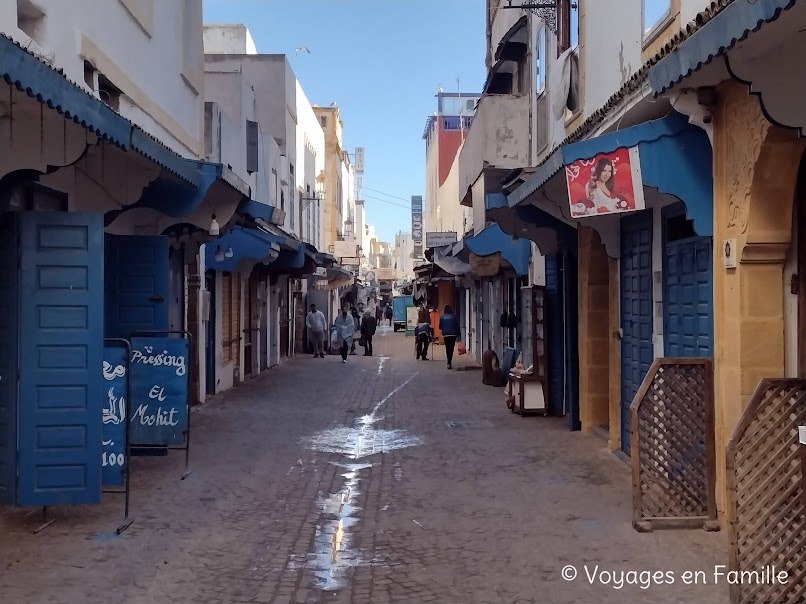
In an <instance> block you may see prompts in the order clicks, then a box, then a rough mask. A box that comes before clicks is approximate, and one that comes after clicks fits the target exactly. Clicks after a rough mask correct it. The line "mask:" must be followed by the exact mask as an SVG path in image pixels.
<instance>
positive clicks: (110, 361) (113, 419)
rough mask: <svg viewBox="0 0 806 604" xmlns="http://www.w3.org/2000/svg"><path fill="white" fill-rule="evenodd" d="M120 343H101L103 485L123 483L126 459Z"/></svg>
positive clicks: (123, 353) (123, 368)
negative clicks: (102, 350) (102, 352)
mask: <svg viewBox="0 0 806 604" xmlns="http://www.w3.org/2000/svg"><path fill="white" fill-rule="evenodd" d="M127 354H128V350H127V349H126V348H124V347H123V346H105V347H104V363H103V373H104V390H103V432H102V435H103V441H102V452H101V480H102V482H103V485H104V486H110V487H118V486H123V470H124V468H125V466H126V463H127V462H128V460H127V459H126V419H127V418H126V402H127V401H126V382H127V381H128V379H129V376H128V375H127V374H126V355H127Z"/></svg>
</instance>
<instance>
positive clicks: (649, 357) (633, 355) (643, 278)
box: [620, 210, 654, 455]
mask: <svg viewBox="0 0 806 604" xmlns="http://www.w3.org/2000/svg"><path fill="white" fill-rule="evenodd" d="M620 255H621V258H620V269H621V270H620V282H621V285H620V288H621V329H622V339H621V450H622V451H624V452H625V453H626V454H628V455H629V454H630V423H631V422H630V405H631V404H632V400H633V398H634V397H635V393H636V392H637V391H638V389H639V388H640V387H641V382H643V380H644V377H645V376H646V374H647V372H648V371H649V367H650V366H651V365H652V361H653V359H654V349H653V344H652V211H651V210H649V211H644V212H640V213H637V214H634V215H632V216H629V217H626V218H622V220H621V254H620Z"/></svg>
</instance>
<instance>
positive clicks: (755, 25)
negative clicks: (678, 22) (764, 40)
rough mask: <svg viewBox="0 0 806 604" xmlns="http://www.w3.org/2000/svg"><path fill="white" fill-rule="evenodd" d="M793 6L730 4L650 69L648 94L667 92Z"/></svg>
mask: <svg viewBox="0 0 806 604" xmlns="http://www.w3.org/2000/svg"><path fill="white" fill-rule="evenodd" d="M795 4H797V0H754V1H753V2H739V1H736V2H733V4H730V5H729V6H727V7H725V8H724V9H723V10H722V11H720V12H719V13H718V14H717V15H715V16H714V17H713V18H712V19H711V20H709V21H708V22H707V23H705V24H703V25H702V26H700V27H699V28H698V29H697V30H696V31H695V32H694V33H693V34H691V35H690V36H689V38H688V39H687V40H684V41H683V42H681V43H680V44H679V45H678V46H677V48H675V50H674V51H673V52H672V53H671V54H669V55H668V56H666V57H664V58H663V59H662V60H660V61H658V63H656V64H655V65H654V66H653V67H651V68H650V70H649V83H650V86H651V87H652V91H653V92H654V93H655V95H659V94H662V93H664V92H666V91H668V90H669V89H670V88H672V87H674V86H675V85H677V84H679V83H680V82H681V81H683V80H684V79H685V78H687V77H689V76H691V75H692V74H694V73H696V72H697V71H699V70H700V69H701V68H702V67H703V66H705V65H708V64H709V63H711V61H713V60H714V59H715V58H716V57H719V56H722V55H724V54H726V53H727V52H728V51H729V50H731V49H732V48H733V47H734V46H736V45H737V44H738V43H739V42H741V41H743V40H744V39H746V38H747V37H748V36H749V35H750V34H751V33H752V32H754V31H757V30H759V29H760V28H761V27H762V26H763V25H764V24H765V23H771V22H772V21H775V20H776V19H778V17H779V16H780V15H781V14H782V13H783V12H784V11H787V10H789V9H790V8H792V7H793V6H795Z"/></svg>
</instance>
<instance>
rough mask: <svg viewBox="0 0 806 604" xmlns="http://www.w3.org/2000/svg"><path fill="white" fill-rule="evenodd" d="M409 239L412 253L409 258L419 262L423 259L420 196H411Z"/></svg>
mask: <svg viewBox="0 0 806 604" xmlns="http://www.w3.org/2000/svg"><path fill="white" fill-rule="evenodd" d="M411 238H412V240H413V241H414V251H413V252H412V254H411V257H412V258H413V259H414V260H421V259H422V257H423V198H422V196H421V195H412V196H411Z"/></svg>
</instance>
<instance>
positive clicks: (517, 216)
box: [485, 193, 577, 256]
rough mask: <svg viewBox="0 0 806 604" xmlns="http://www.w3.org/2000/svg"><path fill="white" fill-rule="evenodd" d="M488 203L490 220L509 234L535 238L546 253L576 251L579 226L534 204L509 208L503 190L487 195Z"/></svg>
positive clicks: (530, 238) (533, 239)
mask: <svg viewBox="0 0 806 604" xmlns="http://www.w3.org/2000/svg"><path fill="white" fill-rule="evenodd" d="M485 206H486V211H487V219H488V220H492V221H494V222H496V223H497V224H498V226H499V227H501V230H502V231H504V232H505V233H507V234H508V235H512V236H513V237H516V238H521V239H529V240H530V241H534V242H535V243H536V244H537V247H538V248H539V250H540V253H541V254H543V255H544V256H546V255H549V254H556V253H558V252H560V251H562V250H564V249H568V250H570V251H571V252H572V253H576V248H577V240H576V229H575V228H574V227H572V226H571V225H569V224H567V223H565V222H563V221H562V220H560V219H559V218H557V217H555V216H552V215H551V214H549V213H548V212H546V211H545V210H542V209H541V208H538V207H537V206H535V205H533V204H522V205H519V206H516V207H514V208H510V207H509V203H508V202H507V197H506V195H504V194H503V193H490V194H488V195H487V196H486V197H485Z"/></svg>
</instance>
